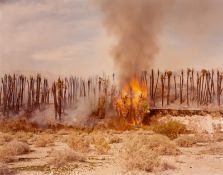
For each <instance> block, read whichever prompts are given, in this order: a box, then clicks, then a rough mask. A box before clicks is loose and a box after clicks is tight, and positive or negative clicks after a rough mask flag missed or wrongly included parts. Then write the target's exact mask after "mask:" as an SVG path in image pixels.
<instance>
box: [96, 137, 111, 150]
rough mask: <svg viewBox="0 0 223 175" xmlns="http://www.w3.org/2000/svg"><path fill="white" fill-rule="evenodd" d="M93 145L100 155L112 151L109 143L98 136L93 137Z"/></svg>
mask: <svg viewBox="0 0 223 175" xmlns="http://www.w3.org/2000/svg"><path fill="white" fill-rule="evenodd" d="M93 144H94V146H95V148H96V150H97V151H98V152H99V153H100V154H106V153H108V151H109V150H110V146H109V143H108V141H107V140H106V139H105V138H104V137H101V136H97V135H96V136H94V137H93Z"/></svg>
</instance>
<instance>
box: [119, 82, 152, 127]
mask: <svg viewBox="0 0 223 175" xmlns="http://www.w3.org/2000/svg"><path fill="white" fill-rule="evenodd" d="M147 95H148V93H147V87H146V85H145V84H143V83H142V84H141V83H140V82H139V81H138V80H137V79H131V80H130V81H129V82H127V83H126V84H125V85H124V86H123V88H122V91H121V94H120V97H119V98H118V99H117V100H116V102H115V109H116V111H117V113H118V115H119V116H120V117H123V118H124V119H126V120H127V121H128V122H130V123H132V124H133V125H141V124H142V122H143V119H144V116H145V114H147V113H148V112H149V105H148V98H147Z"/></svg>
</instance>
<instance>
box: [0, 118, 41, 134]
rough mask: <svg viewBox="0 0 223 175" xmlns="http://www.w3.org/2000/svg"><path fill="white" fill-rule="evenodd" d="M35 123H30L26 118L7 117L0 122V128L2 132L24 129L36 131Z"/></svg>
mask: <svg viewBox="0 0 223 175" xmlns="http://www.w3.org/2000/svg"><path fill="white" fill-rule="evenodd" d="M37 128H38V126H37V124H35V123H31V122H30V121H28V120H27V119H26V118H21V117H19V118H16V119H7V120H3V121H1V122H0V130H1V131H3V132H9V131H15V132H18V131H25V132H35V131H37Z"/></svg>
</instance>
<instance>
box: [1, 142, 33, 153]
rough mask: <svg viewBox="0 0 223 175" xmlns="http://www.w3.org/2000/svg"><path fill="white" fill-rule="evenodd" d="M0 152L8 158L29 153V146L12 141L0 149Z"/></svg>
mask: <svg viewBox="0 0 223 175" xmlns="http://www.w3.org/2000/svg"><path fill="white" fill-rule="evenodd" d="M2 150H3V151H4V152H5V153H7V154H8V155H9V156H10V155H11V156H17V155H21V154H26V153H28V152H30V148H29V145H28V144H27V143H25V142H21V141H17V140H13V141H11V142H9V143H7V144H5V145H4V146H3V147H2Z"/></svg>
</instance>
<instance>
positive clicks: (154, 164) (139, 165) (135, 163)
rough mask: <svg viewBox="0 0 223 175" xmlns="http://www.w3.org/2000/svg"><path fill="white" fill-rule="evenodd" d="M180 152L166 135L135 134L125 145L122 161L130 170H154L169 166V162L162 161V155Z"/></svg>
mask: <svg viewBox="0 0 223 175" xmlns="http://www.w3.org/2000/svg"><path fill="white" fill-rule="evenodd" d="M178 153H179V150H177V149H176V147H175V146H174V145H173V144H172V143H171V141H170V140H169V139H168V138H167V137H165V136H162V135H154V136H146V135H142V136H140V137H139V136H134V137H133V138H130V140H129V141H128V142H127V143H126V144H125V145H124V147H123V150H122V152H121V163H122V165H124V167H125V168H126V169H127V170H128V171H133V170H139V171H148V172H153V171H156V170H164V169H166V168H167V164H166V163H164V162H163V161H161V159H160V157H159V156H160V155H170V154H171V155H172V154H173V155H176V154H178Z"/></svg>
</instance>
